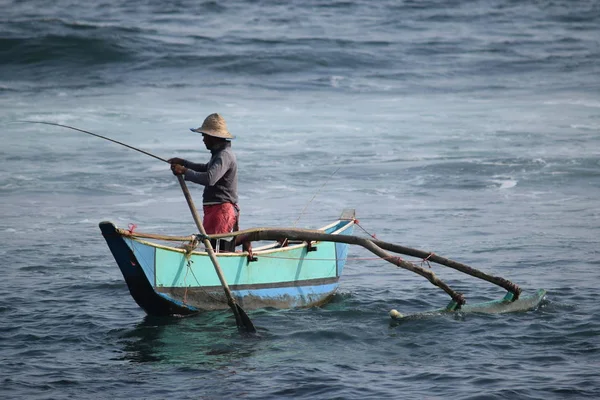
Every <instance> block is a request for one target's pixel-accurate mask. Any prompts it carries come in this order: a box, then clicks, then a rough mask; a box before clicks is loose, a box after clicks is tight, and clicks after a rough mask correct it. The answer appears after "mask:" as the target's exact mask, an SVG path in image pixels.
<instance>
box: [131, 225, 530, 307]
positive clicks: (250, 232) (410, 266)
mask: <svg viewBox="0 0 600 400" xmlns="http://www.w3.org/2000/svg"><path fill="white" fill-rule="evenodd" d="M119 233H120V234H121V235H123V236H135V237H139V238H149V239H160V240H175V241H189V242H190V243H198V242H199V241H198V239H197V236H196V235H190V236H163V235H155V234H144V233H138V232H135V233H132V232H130V231H127V230H123V229H119ZM232 237H233V238H235V242H236V243H237V244H240V243H243V242H253V241H267V240H278V241H283V240H285V239H287V240H290V241H300V242H307V243H308V245H309V246H310V244H311V242H334V243H344V244H353V245H359V246H362V247H364V248H365V249H367V250H369V251H371V252H372V253H374V254H376V255H377V256H379V257H381V258H382V259H384V260H386V261H388V262H390V263H392V264H394V265H396V266H398V267H400V268H403V269H407V270H409V271H412V272H415V273H417V274H419V275H421V276H423V277H424V278H426V279H427V280H428V281H429V282H431V283H432V284H433V285H435V286H437V287H439V288H441V289H442V290H444V291H445V292H446V293H447V294H448V295H449V296H450V297H451V299H452V301H451V302H450V304H449V305H448V306H447V307H446V308H445V310H446V311H453V310H458V309H461V307H462V306H463V305H465V304H466V299H465V297H464V295H463V294H462V293H459V292H456V291H455V290H453V289H452V288H450V286H448V285H447V284H446V283H445V282H443V281H442V280H440V279H439V278H438V277H437V276H436V275H435V273H433V272H432V271H431V270H429V269H425V268H422V267H420V266H418V265H415V264H414V263H411V262H408V261H405V260H403V259H402V258H400V257H397V256H394V255H392V254H390V253H388V251H390V252H393V253H397V254H403V255H408V256H411V257H419V258H422V259H423V260H425V261H428V262H433V263H437V264H440V265H444V266H446V267H449V268H453V269H455V270H457V271H460V272H463V273H465V274H468V275H471V276H473V277H475V278H478V279H482V280H485V281H487V282H490V283H493V284H495V285H498V286H500V287H502V288H504V289H506V290H507V292H508V293H507V294H506V296H505V297H504V299H503V300H502V301H503V302H504V303H511V302H514V301H516V300H517V299H519V296H520V294H521V288H520V287H519V286H518V285H516V284H515V283H513V282H511V281H509V280H507V279H504V278H502V277H497V276H492V275H489V274H486V273H484V272H482V271H479V270H477V269H475V268H472V267H469V266H468V265H465V264H462V263H459V262H456V261H453V260H450V259H448V258H444V257H441V256H438V255H436V254H434V253H432V252H426V251H423V250H418V249H413V248H409V247H404V246H400V245H397V244H393V243H388V242H384V241H381V240H376V239H367V238H363V237H358V236H353V235H348V234H345V235H336V234H330V233H325V232H324V231H322V230H311V229H299V228H267V227H265V228H253V229H246V230H241V231H237V232H232V233H226V234H218V235H208V238H209V239H226V238H232ZM386 250H387V251H386Z"/></svg>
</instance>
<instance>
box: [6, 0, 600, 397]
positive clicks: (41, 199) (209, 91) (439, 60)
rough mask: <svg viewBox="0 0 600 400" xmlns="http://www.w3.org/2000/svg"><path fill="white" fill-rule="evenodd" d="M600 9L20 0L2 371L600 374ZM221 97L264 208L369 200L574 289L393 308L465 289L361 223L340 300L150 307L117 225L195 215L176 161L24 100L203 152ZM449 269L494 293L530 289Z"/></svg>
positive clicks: (15, 384) (417, 393) (251, 384)
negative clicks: (105, 230)
mask: <svg viewBox="0 0 600 400" xmlns="http://www.w3.org/2000/svg"><path fill="white" fill-rule="evenodd" d="M599 26H600V6H599V5H598V3H597V2H596V1H567V0H562V1H561V0H559V1H535V2H517V1H509V0H497V1H491V0H481V1H433V0H432V1H380V2H368V1H315V0H311V1H303V2H295V1H294V2H274V1H273V2H267V1H247V2H243V1H237V2H211V1H207V2H193V1H170V2H165V1H162V2H161V1H145V2H126V1H119V0H114V1H107V2H81V4H80V2H71V1H66V0H58V1H27V2H22V1H6V0H5V1H3V2H2V13H0V125H1V126H2V131H1V134H0V135H1V140H2V144H1V146H0V160H1V162H0V239H1V242H2V246H0V260H2V263H1V267H2V268H1V269H0V271H1V272H0V276H1V278H2V279H1V282H2V285H1V286H0V321H1V323H0V359H1V361H2V362H0V379H1V385H0V395H1V396H2V398H28V399H62V398H76V399H80V398H106V399H109V398H110V399H129V398H147V399H164V398H178V399H179V398H181V399H184V398H194V399H197V398H211V399H212V398H233V397H240V398H261V399H262V398H269V399H279V398H306V399H315V398H328V399H329V398H338V399H364V398H373V399H380V398H415V399H421V398H432V399H437V398H439V399H442V398H444V399H445V398H461V399H494V398H497V399H501V398H502V399H504V398H515V399H516V398H518V399H565V398H598V397H600V377H599V374H598V371H599V370H600V318H599V317H598V312H597V311H598V307H597V299H598V296H599V295H600V278H599V274H598V268H600V252H599V250H598V238H599V237H600V203H599V200H598V199H599V198H600V78H599V77H600V29H599V28H598V27H599ZM212 112H220V113H221V114H222V115H224V116H225V118H226V119H227V122H228V124H229V128H230V130H231V131H232V133H233V134H235V135H237V137H238V138H237V139H236V141H235V142H234V149H235V151H236V153H237V155H238V159H239V164H240V198H241V201H240V205H241V207H242V223H241V224H242V227H243V228H247V227H251V226H292V225H293V224H295V223H296V221H298V222H297V225H298V226H306V227H318V226H321V225H324V224H325V223H326V222H328V221H330V220H332V219H335V218H336V217H337V216H338V215H339V213H340V212H341V210H342V209H343V208H355V209H356V211H357V216H358V218H359V220H360V224H361V226H362V227H364V228H365V229H366V230H367V231H369V232H370V233H373V234H376V235H377V237H378V238H380V239H383V240H387V241H390V242H395V243H399V244H402V245H404V246H409V247H416V248H421V249H424V250H431V251H435V252H436V253H437V254H440V255H443V256H445V257H448V258H452V259H456V260H457V261H461V262H463V263H466V264H469V265H471V266H473V267H476V268H479V269H481V270H483V271H485V272H488V273H491V274H495V275H499V276H503V277H505V278H507V279H510V280H512V281H514V282H516V283H517V284H519V285H520V286H521V287H522V288H523V289H524V292H525V293H526V294H530V293H533V292H534V291H535V290H536V289H538V288H545V289H547V290H548V295H547V297H546V299H545V300H544V301H543V303H542V304H541V306H540V307H539V308H538V309H536V310H533V311H530V312H525V313H516V314H506V315H473V314H458V315H453V316H442V315H429V316H427V317H423V318H417V319H412V320H409V321H405V322H403V323H401V324H399V325H397V326H391V325H390V323H389V317H388V315H387V313H388V311H389V310H390V309H392V308H395V309H398V310H400V311H402V312H403V313H415V312H422V311H427V310H431V309H435V308H439V307H443V306H444V305H445V304H446V303H447V302H448V300H449V299H448V296H447V295H445V294H444V293H443V292H442V291H441V290H439V289H438V288H436V287H434V286H432V285H431V284H430V283H429V282H427V281H426V280H424V279H423V278H421V277H419V276H417V275H414V274H412V273H410V272H408V271H404V270H400V269H397V268H396V267H394V266H393V265H391V264H389V263H386V262H384V261H382V260H379V259H377V258H376V257H374V256H373V255H372V254H371V253H368V252H366V251H365V250H362V249H360V248H352V249H351V252H350V257H349V261H348V264H347V267H346V270H345V273H344V276H343V277H342V280H341V286H340V290H339V293H338V294H337V295H336V296H335V298H334V299H333V301H332V302H331V303H330V304H328V305H326V306H324V307H321V308H313V309H301V310H259V311H253V312H251V313H250V316H251V318H252V320H253V321H254V323H255V325H256V326H257V327H258V329H259V331H260V337H259V338H246V337H243V336H241V335H240V334H239V333H238V332H237V330H236V329H235V326H234V321H233V318H232V317H231V316H230V315H229V313H227V312H223V313H210V314H204V315H198V316H194V317H191V318H185V319H152V318H148V317H146V316H145V314H144V312H143V311H142V310H141V309H139V307H138V306H137V305H136V304H135V302H134V301H133V300H132V299H131V297H130V295H129V292H128V290H127V287H126V285H125V283H124V281H123V278H122V276H121V275H120V272H119V270H118V268H117V266H116V264H115V262H114V260H113V258H112V256H111V254H110V252H109V250H108V249H107V247H106V244H105V243H104V240H103V238H102V237H101V235H100V232H99V229H98V227H97V224H98V222H100V221H102V220H111V221H113V222H115V223H116V224H118V225H120V226H124V227H126V226H127V225H128V224H129V223H135V224H137V225H138V230H140V231H144V232H155V233H165V234H189V233H192V232H194V224H193V221H192V219H191V217H190V215H189V211H188V210H187V206H186V203H185V201H184V198H183V196H182V195H181V193H180V190H179V186H178V184H177V182H176V180H175V179H174V178H173V176H172V175H171V174H170V171H169V170H168V166H167V165H166V164H163V163H161V162H160V161H157V160H155V159H153V158H150V157H146V156H144V155H141V154H139V153H135V152H132V151H130V150H127V149H124V148H122V147H119V146H116V145H114V144H112V143H109V142H106V141H102V140H100V139H97V138H94V137H91V136H89V135H84V134H81V133H77V132H74V131H69V130H64V129H61V128H57V127H50V126H44V125H33V124H21V123H14V121H16V120H22V119H27V120H36V121H50V122H57V123H62V124H68V125H73V126H76V127H78V128H81V129H86V130H90V131H92V132H95V133H98V134H101V135H107V136H110V137H112V138H114V139H116V140H120V141H123V142H126V143H129V144H131V145H134V146H137V147H140V148H142V149H144V150H146V151H149V152H151V153H154V154H156V155H158V156H160V157H164V158H168V157H172V156H176V155H177V156H183V157H186V158H190V159H193V160H198V161H202V160H205V159H207V158H208V153H206V150H205V149H204V146H203V144H202V142H201V140H200V138H199V137H197V136H194V135H193V134H191V133H190V132H189V130H188V128H189V127H195V126H198V125H199V124H200V123H201V122H202V120H203V119H204V117H205V116H206V115H208V114H210V113H212ZM338 168H339V170H338ZM336 170H337V172H335V174H334V171H336ZM332 174H333V175H332ZM192 190H193V193H192V194H193V196H194V197H195V198H196V199H199V197H200V194H201V188H199V187H192ZM315 195H316V197H315ZM358 233H361V234H363V235H366V233H365V232H363V231H362V230H360V229H359V230H358ZM415 262H416V263H417V264H418V265H420V261H419V260H415ZM432 267H433V270H434V272H435V273H436V274H437V275H438V276H439V277H440V278H442V279H444V280H445V281H446V282H447V283H448V284H449V285H451V286H452V287H453V288H455V289H457V290H459V291H462V292H464V293H465V295H466V297H467V300H468V301H469V302H477V301H487V300H492V299H498V298H501V297H502V296H503V295H504V293H503V292H502V290H500V289H499V288H496V287H494V286H491V285H489V284H486V283H485V282H480V281H478V280H476V279H473V278H470V277H466V276H462V275H461V274H459V273H457V272H454V271H452V270H448V269H445V268H444V267H440V266H435V265H434V266H432Z"/></svg>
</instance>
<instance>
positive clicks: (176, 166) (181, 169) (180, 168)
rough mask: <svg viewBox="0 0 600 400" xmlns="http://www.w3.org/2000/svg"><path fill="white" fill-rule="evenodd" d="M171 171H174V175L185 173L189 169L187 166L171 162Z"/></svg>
mask: <svg viewBox="0 0 600 400" xmlns="http://www.w3.org/2000/svg"><path fill="white" fill-rule="evenodd" d="M171 171H173V175H183V174H185V171H187V168H186V167H184V166H183V165H179V164H171Z"/></svg>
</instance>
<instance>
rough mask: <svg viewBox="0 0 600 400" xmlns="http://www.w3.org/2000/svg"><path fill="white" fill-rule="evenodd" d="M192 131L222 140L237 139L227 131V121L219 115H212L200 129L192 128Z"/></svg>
mask: <svg viewBox="0 0 600 400" xmlns="http://www.w3.org/2000/svg"><path fill="white" fill-rule="evenodd" d="M190 130H191V131H192V132H198V133H203V134H205V135H208V136H213V137H217V138H221V139H235V136H233V135H232V134H231V133H229V131H228V130H227V124H226V123H225V119H224V118H223V117H221V116H220V115H219V114H217V113H214V114H210V115H209V116H208V117H206V119H205V120H204V122H203V123H202V126H201V127H200V128H196V129H191V128H190Z"/></svg>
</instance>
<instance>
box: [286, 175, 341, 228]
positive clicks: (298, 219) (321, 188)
mask: <svg viewBox="0 0 600 400" xmlns="http://www.w3.org/2000/svg"><path fill="white" fill-rule="evenodd" d="M339 170H340V167H337V168H336V169H335V171H333V173H332V174H331V175H330V176H329V178H327V179H326V180H325V182H323V184H322V185H321V187H320V188H319V190H317V192H316V193H315V194H314V196H313V197H312V198H311V199H310V200H309V201H308V203H306V205H305V206H304V208H303V209H302V211H301V212H300V215H298V218H297V219H296V222H294V225H293V226H296V224H297V223H298V221H300V218H302V215H303V214H304V211H306V209H307V208H308V206H309V205H310V203H312V201H313V200H314V199H315V197H317V195H318V194H319V192H320V191H321V190H323V188H324V187H325V185H326V184H327V182H329V180H330V179H331V178H333V176H334V175H335V173H336V172H338V171H339Z"/></svg>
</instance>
